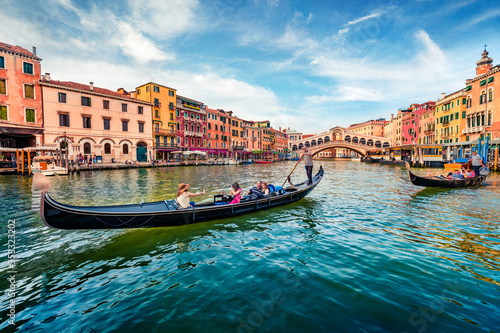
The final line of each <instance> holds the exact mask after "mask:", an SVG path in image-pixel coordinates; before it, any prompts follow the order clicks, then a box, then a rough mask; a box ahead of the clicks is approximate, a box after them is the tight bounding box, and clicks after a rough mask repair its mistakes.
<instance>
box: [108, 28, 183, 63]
mask: <svg viewBox="0 0 500 333" xmlns="http://www.w3.org/2000/svg"><path fill="white" fill-rule="evenodd" d="M114 42H115V43H116V44H117V45H119V46H120V48H121V49H122V51H123V52H124V53H125V54H127V55H129V56H131V57H133V58H134V59H135V60H137V61H138V62H140V63H147V62H150V61H152V60H166V59H173V58H174V56H173V55H167V54H166V53H164V52H162V51H160V50H159V49H158V48H157V47H156V46H155V45H154V43H153V42H152V41H151V40H150V39H148V38H146V37H144V36H143V35H142V34H141V33H139V32H136V31H135V30H134V29H133V28H132V27H131V26H130V24H128V23H124V22H120V23H118V30H117V32H116V34H115V39H114Z"/></svg>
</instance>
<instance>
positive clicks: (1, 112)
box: [0, 105, 8, 120]
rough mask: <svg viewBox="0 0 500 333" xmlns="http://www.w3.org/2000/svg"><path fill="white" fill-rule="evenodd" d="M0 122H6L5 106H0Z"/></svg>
mask: <svg viewBox="0 0 500 333" xmlns="http://www.w3.org/2000/svg"><path fill="white" fill-rule="evenodd" d="M0 120H8V119H7V107H6V106H5V105H0Z"/></svg>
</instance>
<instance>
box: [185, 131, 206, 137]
mask: <svg viewBox="0 0 500 333" xmlns="http://www.w3.org/2000/svg"><path fill="white" fill-rule="evenodd" d="M184 136H195V137H198V138H202V137H203V132H191V131H184Z"/></svg>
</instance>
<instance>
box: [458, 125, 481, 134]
mask: <svg viewBox="0 0 500 333" xmlns="http://www.w3.org/2000/svg"><path fill="white" fill-rule="evenodd" d="M484 129H485V126H475V127H467V128H464V129H463V130H462V134H469V133H478V132H483V131H484Z"/></svg>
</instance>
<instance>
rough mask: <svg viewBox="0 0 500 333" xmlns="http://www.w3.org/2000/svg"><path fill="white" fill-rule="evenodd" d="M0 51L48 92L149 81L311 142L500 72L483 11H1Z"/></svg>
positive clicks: (225, 4)
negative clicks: (33, 55) (28, 63)
mask: <svg viewBox="0 0 500 333" xmlns="http://www.w3.org/2000/svg"><path fill="white" fill-rule="evenodd" d="M0 4H1V7H2V11H1V12H0V21H1V22H2V23H3V24H2V25H1V26H0V41H2V42H6V43H9V44H14V45H20V46H22V47H25V48H27V49H30V50H31V46H33V45H34V46H36V47H37V53H38V56H40V57H41V58H42V59H43V61H42V72H50V73H51V77H52V78H53V79H56V80H64V81H66V80H67V81H76V82H81V83H88V82H89V81H93V82H94V84H95V85H96V86H99V87H103V88H108V89H112V90H116V89H117V88H119V87H123V88H125V89H127V90H131V89H134V88H135V87H137V86H139V85H141V84H143V83H146V82H149V81H154V82H158V83H160V84H163V85H166V86H169V87H173V88H176V89H177V92H178V94H180V95H183V96H187V97H191V98H194V99H197V100H199V101H202V102H204V103H205V104H207V105H208V106H209V107H211V108H222V109H224V110H232V111H234V113H235V114H236V115H237V116H240V117H242V118H245V119H250V120H264V119H269V120H271V122H272V125H273V127H275V128H277V127H285V128H288V127H291V128H292V129H297V130H301V131H304V132H306V133H319V132H321V131H323V130H327V129H329V128H331V127H334V126H337V125H338V126H348V125H350V124H352V123H357V122H362V121H365V120H370V119H376V118H380V117H385V118H389V117H390V115H391V113H394V114H395V113H397V110H398V109H399V108H401V107H407V106H409V105H410V104H411V103H423V102H426V101H428V100H436V99H437V98H439V96H440V93H442V92H445V93H451V92H454V91H456V90H459V89H461V88H463V86H464V82H465V80H466V79H468V78H472V77H474V75H475V69H474V68H475V62H476V61H477V60H479V58H480V56H481V52H482V51H483V48H484V44H485V43H486V44H488V46H487V49H488V51H489V52H490V57H492V58H493V60H494V64H498V63H500V33H498V31H500V3H499V2H498V1H493V0H456V1H434V0H419V1H417V0H413V1H412V0H408V1H293V0H292V1H280V0H267V1H261V0H254V1H243V0H234V1H232V0H220V1H219V0H215V1H201V0H142V1H137V0H134V1H132V0H130V1H120V2H118V1H99V0H89V1H76V0H43V1H36V0H35V1H15V0H12V1H9V0H0Z"/></svg>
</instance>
